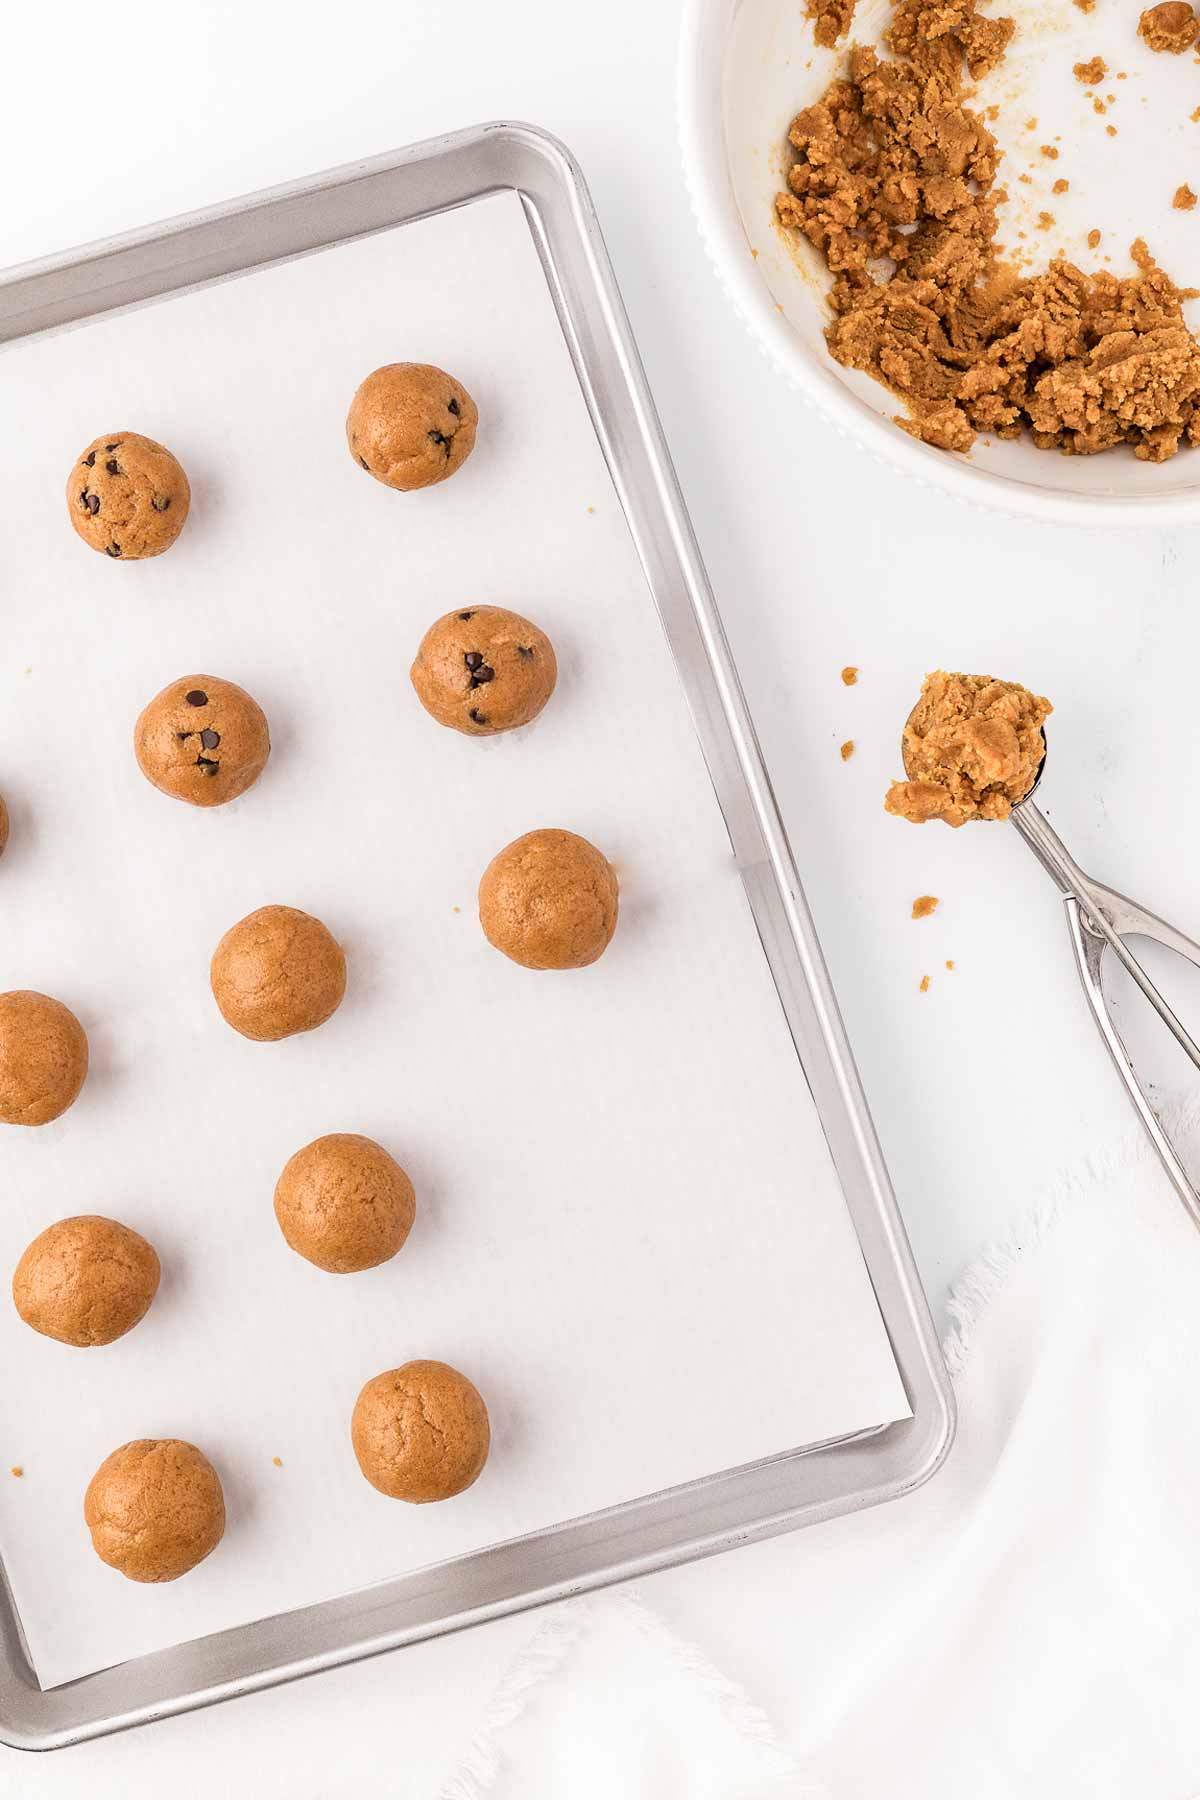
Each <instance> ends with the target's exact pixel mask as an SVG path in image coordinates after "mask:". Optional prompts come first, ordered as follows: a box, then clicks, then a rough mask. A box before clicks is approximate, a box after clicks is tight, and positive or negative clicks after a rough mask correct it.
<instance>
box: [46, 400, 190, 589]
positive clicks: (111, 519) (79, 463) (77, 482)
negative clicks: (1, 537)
mask: <svg viewBox="0 0 1200 1800" xmlns="http://www.w3.org/2000/svg"><path fill="white" fill-rule="evenodd" d="M191 503H192V495H191V489H190V488H189V486H188V478H187V476H186V475H185V474H184V472H183V468H182V466H181V465H180V464H179V463H178V462H177V461H176V459H175V458H174V457H173V456H172V454H171V452H170V451H169V450H168V449H167V448H166V446H165V445H164V444H156V443H155V441H154V439H153V438H148V437H142V435H141V433H140V432H137V431H110V432H106V433H105V435H104V436H103V437H98V438H93V440H92V442H91V443H90V444H89V445H88V446H87V448H86V450H83V451H81V453H80V454H79V456H77V457H76V459H75V462H74V463H73V464H72V467H71V473H70V475H69V476H68V478H67V509H68V512H69V513H70V518H71V523H72V525H73V526H74V527H75V530H76V531H77V532H78V534H79V536H80V537H81V538H82V539H83V541H84V543H85V544H87V545H88V546H89V548H90V549H92V550H99V551H100V552H101V554H102V555H104V556H107V557H110V558H111V559H112V560H113V561H114V562H139V561H141V560H142V559H143V558H144V557H147V556H161V555H162V552H163V551H164V550H169V549H170V548H171V545H172V544H173V543H174V542H175V539H176V538H177V537H178V536H179V534H180V532H181V531H182V530H183V527H184V525H185V523H186V521H187V516H188V508H189V507H190V506H191Z"/></svg>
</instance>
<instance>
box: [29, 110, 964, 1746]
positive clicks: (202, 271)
mask: <svg viewBox="0 0 1200 1800" xmlns="http://www.w3.org/2000/svg"><path fill="white" fill-rule="evenodd" d="M505 192H507V193H509V194H510V195H511V194H516V195H519V196H520V201H521V204H522V205H523V207H524V211H525V216H526V219H527V220H528V224H529V227H530V230H531V231H532V234H533V238H534V241H535V243H536V244H537V247H538V250H539V253H540V256H541V264H542V269H543V271H544V274H545V278H546V282H547V287H548V291H549V293H550V295H551V297H552V299H553V301H554V305H555V308H556V311H557V316H558V320H559V324H560V326H561V328H562V331H563V336H564V339H565V342H566V344H567V347H568V349H569V351H570V354H571V358H572V361H573V364H574V369H575V373H576V376H577V378H578V381H579V385H580V389H581V391H582V393H583V396H584V398H585V400H586V402H587V405H588V409H589V412H590V415H591V419H592V423H593V425H594V427H595V429H596V434H597V438H598V440H599V442H600V445H601V447H602V449H603V451H604V455H605V458H606V460H607V463H608V468H609V473H610V475H611V477H612V480H613V482H614V485H615V487H616V490H617V493H618V495H619V496H620V500H621V504H622V509H623V512H624V515H625V520H626V523H627V525H628V528H629V531H630V533H631V534H632V537H633V540H634V543H635V544H636V546H637V550H638V553H639V556H640V559H641V563H642V567H643V570H644V573H645V576H646V578H647V581H648V583H649V586H650V589H651V592H652V594H653V596H654V600H655V602H656V604H657V606H658V609H659V613H660V616H661V618H662V621H663V624H664V626H665V628H666V633H667V637H668V640H669V642H670V644H671V648H672V651H673V653H674V657H675V661H676V665H677V667H678V669H679V672H680V675H681V677H682V679H683V683H684V688H685V691H686V693H687V696H688V699H689V701H690V705H691V710H692V714H693V718H694V721H695V724H696V728H697V732H698V734H699V737H700V742H701V745H702V748H703V751H704V755H705V759H706V762H707V765H708V769H709V773H710V775H711V778H712V782H713V786H714V788H715V790H716V793H717V796H718V799H719V801H720V805H721V810H722V813H723V816H724V821H725V827H726V829H727V831H728V834H729V838H730V840H731V843H732V847H733V852H734V856H733V870H734V871H736V873H737V874H738V875H740V878H741V881H742V884H743V886H744V889H745V894H746V897H747V899H748V900H749V903H750V907H751V910H752V912H753V915H754V919H755V922H756V923H757V926H758V931H759V936H760V938H761V942H762V946H763V948H764V949H765V951H766V955H767V961H768V963H769V966H770V970H771V973H772V975H773V977H774V982H775V986H776V989H777V990H778V995H779V999H780V1000H781V1001H782V1003H783V1008H784V1012H785V1014H786V1016H787V1020H788V1023H789V1025H790V1028H791V1032H792V1036H793V1039H794V1040H795V1044H796V1048H797V1049H798V1050H799V1052H800V1057H801V1062H802V1065H803V1068H804V1073H805V1075H806V1077H807V1080H808V1083H809V1085H810V1087H811V1089H812V1092H813V1095H814V1098H815V1099H816V1101H817V1106H818V1109H819V1111H820V1115H821V1120H822V1123H823V1126H824V1129H825V1134H826V1137H827V1140H828V1142H829V1146H830V1149H831V1150H832V1152H833V1156H834V1160H835V1162H836V1164H837V1168H838V1173H839V1176H840V1178H841V1183H842V1187H843V1190H844V1192H845V1195H846V1200H847V1202H848V1205H849V1209H850V1214H851V1217H852V1219H853V1222H854V1226H855V1229H856V1231H857V1233H858V1237H859V1241H860V1244H861V1247H862V1251H863V1255H864V1258H865V1260H866V1264H867V1267H868V1269H869V1270H870V1274H871V1279H872V1281H873V1283H874V1286H875V1291H876V1295H877V1298H878V1300H879V1304H880V1308H881V1311H882V1314H883V1317H884V1319H885V1321H886V1323H887V1328H888V1331H889V1334H890V1337H891V1342H892V1347H893V1350H894V1353H895V1356H896V1361H897V1364H898V1366H899V1368H900V1370H901V1373H902V1375H903V1378H904V1382H905V1386H906V1389H907V1393H908V1400H909V1404H910V1406H911V1407H912V1412H913V1417H912V1418H911V1419H910V1420H906V1421H904V1422H902V1423H901V1424H899V1425H896V1426H892V1427H889V1428H888V1429H886V1430H882V1431H878V1432H875V1433H873V1434H872V1435H871V1436H869V1437H866V1438H860V1439H859V1440H858V1441H856V1442H853V1443H850V1442H847V1443H839V1444H838V1445H837V1446H836V1447H831V1448H829V1449H826V1450H819V1449H818V1450H813V1449H811V1448H809V1449H807V1450H805V1451H792V1452H787V1451H784V1452H783V1453H782V1454H777V1455H774V1456H771V1457H769V1458H767V1459H766V1460H758V1461H756V1462H755V1463H754V1464H753V1465H752V1466H750V1467H747V1468H742V1469H738V1470H734V1471H731V1472H726V1473H724V1474H721V1475H718V1476H707V1475H705V1476H703V1477H701V1478H700V1479H698V1480H692V1481H689V1482H688V1483H687V1484H686V1485H684V1486H682V1487H680V1486H674V1487H672V1488H671V1490H670V1491H668V1492H663V1493H659V1494H656V1495H654V1496H651V1497H650V1498H648V1499H643V1500H637V1501H631V1502H627V1503H624V1504H620V1505H617V1506H613V1507H609V1508H607V1509H606V1510H605V1511H604V1512H603V1513H601V1514H594V1515H592V1516H591V1517H589V1518H586V1519H576V1520H575V1521H574V1522H573V1523H572V1524H570V1525H567V1526H554V1527H552V1528H550V1529H547V1530H543V1531H539V1532H537V1533H536V1534H535V1535H525V1536H523V1537H521V1538H519V1539H518V1541H516V1542H509V1543H506V1544H502V1545H500V1546H498V1547H491V1548H482V1549H478V1550H473V1551H472V1553H471V1554H469V1555H467V1556H458V1557H456V1558H455V1559H454V1560H451V1561H449V1562H445V1561H443V1562H440V1563H437V1564H435V1565H434V1566H432V1567H429V1568H425V1569H424V1570H422V1571H421V1572H420V1573H418V1574H413V1575H408V1576H403V1577H400V1578H398V1579H396V1580H394V1581H388V1582H384V1583H380V1584H377V1585H375V1586H373V1587H371V1588H368V1589H365V1590H360V1591H359V1592H356V1593H354V1594H351V1595H348V1596H346V1597H345V1598H344V1599H338V1600H333V1601H323V1602H321V1603H320V1604H319V1605H316V1606H308V1607H303V1608H301V1609H299V1610H295V1611H291V1612H288V1613H286V1614H282V1615H280V1616H279V1617H277V1618H275V1619H271V1620H266V1621H261V1620H260V1621H257V1622H254V1623H250V1624H243V1625H238V1626H236V1627H235V1628H233V1629H232V1630H227V1631H219V1632H215V1633H210V1634H209V1635H207V1636H201V1637H197V1638H196V1639H195V1640H194V1641H192V1642H189V1643H185V1644H182V1645H178V1646H175V1647H172V1648H169V1649H163V1650H159V1651H155V1652H154V1653H152V1654H150V1655H143V1656H136V1657H134V1658H133V1659H132V1660H126V1661H123V1662H121V1663H120V1664H119V1665H117V1666H115V1667H113V1668H111V1669H107V1670H104V1671H101V1672H100V1673H96V1674H86V1675H84V1676H82V1677H81V1678H80V1679H78V1680H76V1681H73V1682H70V1683H69V1684H68V1685H67V1686H65V1687H56V1688H54V1689H51V1690H50V1691H47V1692H42V1691H40V1690H39V1689H38V1687H37V1685H36V1683H35V1681H34V1679H33V1672H32V1669H31V1667H30V1663H29V1660H28V1658H27V1657H26V1656H25V1654H24V1652H23V1649H22V1648H21V1647H20V1629H19V1625H18V1623H17V1620H16V1618H15V1616H14V1615H13V1614H12V1612H11V1609H10V1613H9V1616H8V1617H6V1618H4V1619H3V1620H0V1629H2V1631H3V1635H4V1643H5V1647H6V1657H5V1667H4V1669H3V1671H0V1723H2V1724H3V1728H4V1735H5V1736H6V1737H7V1739H8V1741H10V1742H14V1743H23V1744H27V1745H30V1746H31V1747H33V1746H36V1745H49V1744H51V1743H59V1742H68V1741H71V1740H72V1739H73V1738H78V1737H81V1736H88V1735H94V1734H95V1733H96V1732H99V1731H103V1730H110V1729H115V1728H118V1727H119V1726H122V1725H126V1724H131V1723H134V1722H138V1721H139V1720H141V1719H144V1718H148V1717H153V1716H156V1715H158V1714H160V1713H162V1712H167V1711H173V1710H178V1709H179V1708H180V1707H183V1706H187V1705H193V1704H199V1703H201V1702H203V1701H205V1700H210V1699H215V1698H220V1697H224V1696H225V1695H228V1694H232V1693H237V1692H241V1691H246V1690H247V1689H248V1688H252V1687H254V1686H258V1685H263V1684H265V1683H267V1682H270V1681H273V1680H279V1679H283V1678H285V1677H286V1676H288V1675H292V1674H298V1673H303V1672H306V1671H308V1670H310V1669H314V1668H318V1667H321V1666H324V1665H325V1664H328V1663H332V1662H338V1661H344V1660H347V1659H349V1658H351V1657H353V1656H355V1655H363V1654H367V1653H369V1652H370V1651H372V1650H375V1649H381V1648H385V1647H388V1646H389V1645H391V1644H395V1643H400V1642H403V1641H406V1640H407V1639H410V1638H414V1637H418V1636H422V1635H428V1634H429V1633H431V1632H434V1631H438V1630H443V1629H448V1628H450V1627H451V1626H453V1625H456V1624H461V1623H466V1622H469V1621H470V1620H471V1619H473V1618H479V1617H486V1616H488V1615H489V1614H491V1613H494V1612H499V1611H503V1610H508V1609H511V1608H512V1607H514V1606H519V1605H524V1604H531V1603H533V1602H534V1601H536V1600H538V1599H544V1598H548V1597H552V1596H553V1595H556V1594H561V1593H565V1592H571V1591H576V1590H578V1589H579V1588H582V1587H587V1586H591V1585H595V1584H596V1583H598V1582H600V1581H603V1580H607V1579H614V1578H617V1577H619V1576H621V1575H623V1574H628V1573H632V1572H633V1571H634V1570H635V1569H639V1568H646V1567H653V1566H658V1565H659V1564H661V1563H664V1562H670V1561H674V1560H679V1559H680V1558H681V1557H684V1556H687V1555H694V1554H699V1553H702V1552H703V1551H705V1550H710V1549H715V1548H720V1547H722V1545H723V1544H725V1543H730V1542H737V1541H742V1540H743V1539H744V1538H746V1537H749V1536H754V1535H761V1534H763V1533H765V1532H767V1531H770V1530H778V1529H783V1528H785V1527H786V1526H787V1525H789V1524H795V1523H800V1522H803V1521H804V1520H805V1519H808V1518H813V1517H818V1516H827V1515H828V1514H829V1513H831V1512H834V1511H839V1510H845V1509H846V1508H847V1507H849V1506H853V1505H862V1504H866V1503H868V1502H869V1501H870V1500H872V1499H875V1498H883V1497H886V1496H887V1495H888V1494H889V1493H892V1492H896V1491H901V1490H902V1489H903V1488H905V1487H907V1486H910V1485H912V1484H913V1483H914V1482H915V1481H916V1480H918V1479H920V1477H921V1475H922V1474H924V1473H928V1472H929V1471H930V1470H931V1469H932V1468H933V1467H934V1466H936V1462H937V1460H938V1458H939V1457H940V1455H941V1454H942V1453H943V1452H944V1448H945V1446H946V1444H947V1442H948V1436H949V1429H950V1411H949V1400H948V1396H947V1393H946V1388H945V1383H944V1379H943V1378H942V1377H941V1375H940V1372H939V1364H938V1362H937V1356H936V1350H935V1349H934V1347H933V1344H932V1338H931V1334H930V1331H929V1324H928V1319H927V1317H926V1315H925V1313H924V1308H923V1304H922V1302H921V1300H920V1298H919V1293H918V1291H917V1289H916V1287H915V1285H914V1283H913V1280H912V1270H911V1264H910V1262H909V1259H908V1257H907V1251H906V1249H905V1247H904V1244H903V1237H902V1233H901V1232H900V1231H899V1228H898V1224H897V1220H896V1217H895V1212H894V1207H893V1206H892V1203H891V1200H890V1195H889V1193H888V1190H887V1186H886V1178H885V1176H884V1174H883V1171H882V1168H881V1165H880V1163H879V1160H878V1152H877V1149H876V1148H875V1146H874V1143H873V1139H872V1137H871V1134H870V1128H869V1122H868V1121H867V1119H866V1115H865V1110H864V1109H863V1108H862V1104H861V1097H860V1096H859V1095H858V1093H857V1088H856V1084H855V1080H854V1076H853V1071H852V1067H851V1065H850V1063H849V1059H848V1056H847V1054H846V1052H845V1046H844V1044H843V1043H842V1041H841V1034H840V1027H839V1026H838V1023H837V1020H836V1012H835V1010H834V1008H833V1003H832V999H831V996H830V995H829V992H828V985H827V982H826V980H825V977H824V973H823V969H822V967H821V964H820V958H819V952H818V951H817V948H816V945H815V942H814V941H813V939H812V934H811V926H810V924H809V922H808V920H807V916H806V914H805V912H804V909H803V902H802V898H801V896H800V890H799V885H798V882H797V880H796V877H795V872H794V870H793V868H792V866H791V860H790V855H789V853H788V851H787V847H786V843H785V842H784V840H783V836H782V832H781V830H780V827H779V822H778V819H777V817H776V815H775V813H774V809H773V806H772V804H771V801H770V797H769V793H768V791H767V788H766V784H765V780H764V777H763V773H762V770H761V767H760V765H759V763H758V758H757V754H756V751H755V748H754V745H753V738H752V735H751V733H750V731H749V727H748V722H747V721H746V719H745V716H744V709H743V707H742V704H741V700H740V696H739V694H738V692H737V688H736V681H735V679H734V677H733V674H732V671H731V669H730V667H729V664H728V657H727V653H726V652H725V650H724V646H723V644H722V641H721V638H720V631H719V626H718V624H717V621H716V617H715V613H714V611H713V608H712V602H711V597H710V596H709V594H708V591H707V588H706V585H705V583H704V578H703V573H702V571H701V569H700V567H699V563H698V560H697V558H696V554H695V547H694V544H693V542H692V540H691V536H690V532H689V530H688V527H687V523H686V518H685V516H684V514H683V511H682V507H681V505H680V503H679V498H678V494H677V491H676V490H675V487H674V482H673V478H672V476H671V472H670V466H669V462H668V461H667V458H666V453H665V449H664V447H663V446H662V443H661V438H660V436H659V433H658V429H657V424H656V421H655V419H654V415H653V411H652V407H651V404H650V402H649V398H648V396H647V395H646V392H645V387H644V382H643V380H642V377H641V374H640V370H639V368H638V365H637V360H636V353H635V351H634V349H633V346H632V344H631V342H630V340H629V336H628V329H627V326H626V325H625V322H624V318H623V315H622V313H621V311H620V306H619V301H618V299H617V296H616V293H615V290H614V288H613V285H612V278H611V273H610V271H609V270H608V267H607V263H606V261H605V259H604V255H603V249H602V245H601V243H600V239H599V235H598V232H597V230H596V227H595V222H594V219H593V218H592V215H591V212H590V207H589V205H588V202H587V198H586V193H585V192H584V190H583V188H582V184H581V183H580V181H579V178H578V175H577V172H576V171H575V170H574V168H573V166H572V165H571V163H570V160H569V158H568V157H567V156H566V154H565V152H563V151H562V150H561V148H560V147H559V146H557V145H555V144H553V143H552V142H551V141H550V140H547V139H545V138H544V137H542V136H541V135H540V134H537V133H535V132H532V131H530V130H528V129H526V128H520V127H507V126H495V127H488V128H484V129H483V130H481V131H477V132H470V133H465V134H462V135H460V136H458V137H456V138H452V139H447V140H442V141H439V142H438V143H435V144H432V145H426V146H419V147H417V148H416V149H414V150H412V151H409V152H405V153H402V154H401V155H400V156H398V157H394V158H386V159H380V160H379V161H378V162H375V163H372V164H369V165H364V166H361V167H356V168H354V169H352V170H348V171H335V172H334V173H333V174H331V175H329V176H325V177H319V178H317V179H316V180H314V181H312V182H309V183H304V184H298V185H297V186H296V187H294V188H291V189H288V190H283V191H281V192H278V193H275V194H271V195H265V196H262V197H260V198H257V199H254V200H251V201H248V202H243V203H240V204H239V205H238V206H236V207H234V208H229V209H223V210H222V211H221V212H219V213H214V214H211V215H206V216H204V217H202V218H199V219H191V220H184V221H180V222H178V223H177V224H174V225H170V226H167V227H165V228H159V229H158V230H157V231H156V232H153V233H147V234H144V235H143V236H141V237H139V238H138V239H135V240H125V241H124V243H122V244H118V245H112V246H105V247H101V248H100V249H99V250H97V251H95V252H90V253H89V252H84V253H82V254H80V255H77V256H74V257H71V258H66V259H60V260H59V261H57V262H56V263H55V264H54V265H41V266H40V267H38V268H37V269H34V270H24V271H20V270H19V271H14V272H13V273H12V274H11V276H10V277H8V278H7V279H0V336H2V337H4V338H6V339H8V340H15V339H18V338H23V339H28V338H30V337H32V336H33V335H34V334H36V333H39V332H42V331H46V330H49V329H52V328H54V327H55V326H58V325H64V324H68V323H71V322H73V321H83V320H87V319H92V318H95V317H96V316H98V315H99V314H102V313H107V312H111V311H113V310H114V309H115V308H125V307H130V306H136V305H138V304H139V303H140V302H143V301H145V300H147V299H150V298H153V297H156V296H162V295H166V294H174V293H178V292H180V291H183V289H184V288H192V287H195V286H197V285H200V284H201V283H205V282H208V281H212V280H215V279H219V278H220V277H221V276H225V275H231V274H236V273H241V272H248V271H251V270H256V269H261V268H264V267H265V266H267V265H268V264H270V263H274V262H280V261H283V260H287V259H289V258H292V257H294V256H296V255H298V254H300V253H302V252H304V251H306V250H315V249H319V248H324V247H329V246H332V245H335V244H339V243H343V242H345V241H347V240H350V239H354V238H361V237H363V236H364V235H366V234H370V233H378V232H385V231H387V230H388V229H389V228H390V227H393V226H396V225H400V224H403V223H405V222H407V221H411V220H413V219H415V218H419V217H427V216H430V215H432V214H436V213H439V212H443V211H445V210H447V209H449V208H453V207H458V206H462V205H466V204H469V203H470V202H472V201H478V200H480V199H482V198H483V197H484V196H485V195H488V194H492V195H496V194H502V193H505ZM171 672H175V671H171ZM467 748H470V747H469V746H468V747H467ZM131 1341H132V1340H131ZM398 1560H400V1559H398Z"/></svg>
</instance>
